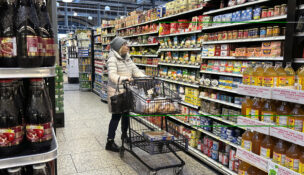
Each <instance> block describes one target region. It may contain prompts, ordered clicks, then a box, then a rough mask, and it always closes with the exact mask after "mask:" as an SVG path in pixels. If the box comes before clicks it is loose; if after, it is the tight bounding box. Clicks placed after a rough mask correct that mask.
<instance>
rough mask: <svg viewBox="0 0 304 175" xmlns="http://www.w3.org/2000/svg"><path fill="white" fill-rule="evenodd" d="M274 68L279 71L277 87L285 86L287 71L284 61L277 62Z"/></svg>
mask: <svg viewBox="0 0 304 175" xmlns="http://www.w3.org/2000/svg"><path fill="white" fill-rule="evenodd" d="M274 70H275V71H276V73H277V83H276V85H277V87H285V86H286V83H287V73H286V72H285V70H284V68H283V67H282V63H281V62H276V63H275V69H274Z"/></svg>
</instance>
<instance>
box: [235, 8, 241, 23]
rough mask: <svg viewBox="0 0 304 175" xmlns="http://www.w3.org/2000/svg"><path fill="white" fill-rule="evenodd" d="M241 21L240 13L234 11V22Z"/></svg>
mask: <svg viewBox="0 0 304 175" xmlns="http://www.w3.org/2000/svg"><path fill="white" fill-rule="evenodd" d="M240 21H241V11H240V10H239V11H236V12H235V22H240Z"/></svg>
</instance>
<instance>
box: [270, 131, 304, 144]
mask: <svg viewBox="0 0 304 175" xmlns="http://www.w3.org/2000/svg"><path fill="white" fill-rule="evenodd" d="M270 135H271V136H274V137H277V138H280V139H282V140H286V141H288V142H291V143H295V144H298V145H301V146H304V133H303V132H298V131H294V130H291V129H289V128H284V127H270Z"/></svg>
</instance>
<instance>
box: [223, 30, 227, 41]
mask: <svg viewBox="0 0 304 175" xmlns="http://www.w3.org/2000/svg"><path fill="white" fill-rule="evenodd" d="M222 38H223V40H227V38H228V32H227V31H223V35H222Z"/></svg>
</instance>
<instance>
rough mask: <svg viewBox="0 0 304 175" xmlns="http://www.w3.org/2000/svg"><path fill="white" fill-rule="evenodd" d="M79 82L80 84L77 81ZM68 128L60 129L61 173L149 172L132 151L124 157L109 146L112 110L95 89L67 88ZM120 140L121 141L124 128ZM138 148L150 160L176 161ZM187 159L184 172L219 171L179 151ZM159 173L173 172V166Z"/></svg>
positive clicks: (197, 174) (133, 174)
mask: <svg viewBox="0 0 304 175" xmlns="http://www.w3.org/2000/svg"><path fill="white" fill-rule="evenodd" d="M75 86H79V85H75ZM64 105H65V120H66V122H65V128H62V129H58V130H57V137H58V142H59V157H58V174H59V175H136V174H139V175H146V174H148V172H149V171H148V169H147V168H145V166H143V165H142V164H141V163H140V162H139V161H137V159H135V158H134V157H133V156H132V155H131V154H129V153H126V154H125V157H124V159H121V158H120V157H119V154H118V153H113V152H109V151H106V150H105V144H106V138H107V129H108V123H109V121H110V118H111V114H110V113H108V108H107V104H105V103H102V102H101V101H100V98H99V97H98V96H97V95H95V94H93V93H91V92H79V91H65V95H64ZM116 135H117V137H116V142H117V143H118V144H120V143H121V142H120V140H119V138H120V131H118V132H117V134H116ZM137 152H138V153H139V154H140V155H141V157H143V159H145V160H146V161H148V162H150V163H152V164H154V165H157V164H163V163H164V162H172V161H173V159H172V155H157V156H150V155H148V154H146V153H144V152H143V151H141V150H137ZM178 154H179V155H180V156H181V157H182V158H183V159H184V160H185V162H186V166H185V167H184V169H183V173H184V175H185V174H187V175H213V174H216V173H214V172H213V171H212V170H210V169H208V168H207V167H205V166H204V165H202V164H200V163H198V162H196V161H195V160H193V159H192V158H191V157H189V156H187V155H186V154H184V153H181V152H180V153H178ZM158 174H162V175H170V174H173V170H172V169H171V170H166V171H160V172H158Z"/></svg>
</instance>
